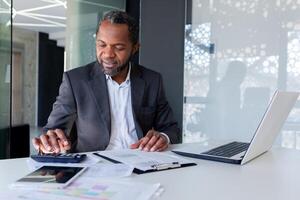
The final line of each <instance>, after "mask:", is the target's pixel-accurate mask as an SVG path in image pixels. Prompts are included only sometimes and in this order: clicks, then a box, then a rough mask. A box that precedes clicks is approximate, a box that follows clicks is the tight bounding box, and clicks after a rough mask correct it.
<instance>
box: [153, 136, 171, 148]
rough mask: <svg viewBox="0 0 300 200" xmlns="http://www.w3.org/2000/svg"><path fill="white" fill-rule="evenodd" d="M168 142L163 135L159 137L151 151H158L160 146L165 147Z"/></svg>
mask: <svg viewBox="0 0 300 200" xmlns="http://www.w3.org/2000/svg"><path fill="white" fill-rule="evenodd" d="M166 144H167V141H166V140H165V138H163V137H162V136H160V137H159V139H158V140H157V141H156V142H155V144H154V145H153V146H152V148H151V149H150V151H157V150H158V149H159V148H161V147H163V146H164V145H166Z"/></svg>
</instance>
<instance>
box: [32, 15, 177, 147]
mask: <svg viewBox="0 0 300 200" xmlns="http://www.w3.org/2000/svg"><path fill="white" fill-rule="evenodd" d="M138 33H139V31H138V24H137V23H136V22H135V20H134V19H133V18H132V17H130V16H129V15H127V14H126V13H125V12H121V11H111V12H109V13H107V14H106V15H105V16H104V18H103V20H102V21H101V22H100V23H99V27H98V29H97V34H96V54H97V61H96V62H93V63H90V64H87V65H86V66H82V67H79V68H76V69H73V70H70V71H68V72H65V73H64V75H63V81H62V84H61V86H60V89H59V95H58V97H57V99H56V102H55V103H54V105H53V110H52V112H51V114H50V116H49V118H48V123H47V125H46V126H45V127H44V132H43V134H41V135H40V136H39V137H36V138H33V140H32V142H33V145H34V147H35V148H36V149H37V150H39V151H41V152H43V153H59V152H66V151H71V152H83V151H95V150H110V149H124V148H132V149H135V148H139V149H141V150H144V151H163V150H165V149H166V148H167V147H168V144H169V143H178V142H180V135H179V128H178V126H177V122H176V121H174V119H173V114H172V110H171V108H170V107H169V104H168V102H167V100H166V97H165V94H164V88H163V84H162V77H161V75H160V74H159V73H157V72H154V71H152V70H149V69H147V68H145V67H143V66H140V65H136V64H134V63H132V62H131V61H130V60H131V57H132V56H133V55H134V54H135V53H136V52H137V51H138V49H139V43H138ZM74 122H75V125H76V129H77V133H76V134H74V133H72V132H71V133H70V127H71V126H72V124H73V123H74Z"/></svg>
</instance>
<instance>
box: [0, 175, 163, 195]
mask: <svg viewBox="0 0 300 200" xmlns="http://www.w3.org/2000/svg"><path fill="white" fill-rule="evenodd" d="M159 187H160V184H146V183H138V182H132V181H126V180H121V179H119V180H109V179H103V180H101V179H95V178H84V177H81V178H78V179H76V180H75V181H74V182H73V183H71V185H69V186H68V187H67V188H65V189H49V188H40V189H38V190H34V191H33V190H27V191H26V190H17V191H16V190H14V191H11V192H7V193H2V194H0V199H10V200H14V199H18V200H19V199H29V200H41V199H43V200H58V199H59V200H76V199H89V200H99V199H105V200H124V199H136V200H148V199H151V198H152V197H153V195H154V194H155V193H156V192H157V190H158V189H159Z"/></svg>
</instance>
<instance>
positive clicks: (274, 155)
mask: <svg viewBox="0 0 300 200" xmlns="http://www.w3.org/2000/svg"><path fill="white" fill-rule="evenodd" d="M184 145H191V144H181V145H179V146H184ZM175 147H177V146H175ZM173 148H174V146H173ZM191 160H193V161H195V162H196V163H197V164H198V165H197V166H193V167H186V168H180V169H173V170H167V171H161V172H155V173H149V174H142V175H135V174H134V175H132V176H131V177H130V178H129V179H130V180H132V181H141V182H146V183H161V184H162V186H163V187H164V189H165V191H164V192H163V194H162V196H161V197H160V198H159V199H164V200H171V199H191V200H192V199H222V200H227V199H228V200H233V199H243V200H248V199H249V200H253V199H263V200H269V199H270V200H277V199H278V200H283V199H284V200H298V199H299V198H300V190H299V182H300V173H299V170H300V152H299V151H297V150H291V149H284V148H272V149H271V150H270V151H269V152H267V153H265V154H263V155H262V156H260V157H258V158H256V159H254V160H252V161H251V162H249V163H248V164H246V165H243V166H240V165H232V164H226V163H219V162H213V161H206V160H198V159H191ZM27 173H29V169H28V167H27V164H26V158H21V159H10V160H0V177H1V178H0V191H3V190H6V189H7V188H8V185H9V184H10V183H12V182H13V181H14V180H16V179H18V178H20V177H22V176H24V175H26V174H27Z"/></svg>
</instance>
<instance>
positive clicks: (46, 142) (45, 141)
mask: <svg viewBox="0 0 300 200" xmlns="http://www.w3.org/2000/svg"><path fill="white" fill-rule="evenodd" d="M40 140H41V142H42V145H43V146H44V147H45V148H46V150H47V151H49V152H51V151H53V148H52V146H51V144H50V143H49V136H48V135H46V134H43V135H41V136H40Z"/></svg>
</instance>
